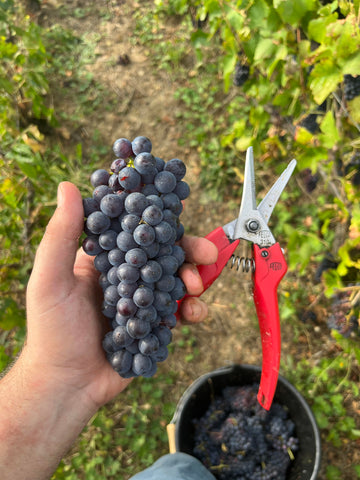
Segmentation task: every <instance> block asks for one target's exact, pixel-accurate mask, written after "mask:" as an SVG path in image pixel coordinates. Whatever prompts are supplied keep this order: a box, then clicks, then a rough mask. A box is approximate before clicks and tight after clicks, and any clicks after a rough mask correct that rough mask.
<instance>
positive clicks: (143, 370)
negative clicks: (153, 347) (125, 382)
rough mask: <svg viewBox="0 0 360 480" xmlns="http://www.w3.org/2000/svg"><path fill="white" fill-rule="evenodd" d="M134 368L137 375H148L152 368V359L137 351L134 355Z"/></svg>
mask: <svg viewBox="0 0 360 480" xmlns="http://www.w3.org/2000/svg"><path fill="white" fill-rule="evenodd" d="M132 369H133V371H134V372H135V373H136V374H137V375H142V376H144V375H147V374H148V373H149V371H150V370H151V369H152V360H151V358H150V357H148V356H146V355H143V354H142V353H136V354H135V355H134V357H133V362H132Z"/></svg>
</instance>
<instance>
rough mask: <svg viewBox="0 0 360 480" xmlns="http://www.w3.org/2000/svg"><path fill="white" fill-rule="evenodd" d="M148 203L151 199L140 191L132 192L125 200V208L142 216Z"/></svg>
mask: <svg viewBox="0 0 360 480" xmlns="http://www.w3.org/2000/svg"><path fill="white" fill-rule="evenodd" d="M148 205H149V200H148V199H147V198H146V196H145V195H144V194H143V193H140V192H133V193H130V195H128V196H127V197H126V200H125V210H126V211H127V212H128V213H131V214H133V215H137V216H138V217H141V215H142V213H143V211H144V210H145V208H146V207H147V206H148Z"/></svg>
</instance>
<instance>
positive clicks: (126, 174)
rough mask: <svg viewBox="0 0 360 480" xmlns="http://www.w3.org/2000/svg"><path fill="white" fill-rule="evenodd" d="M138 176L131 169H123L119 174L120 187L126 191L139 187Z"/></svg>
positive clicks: (133, 169) (139, 178)
mask: <svg viewBox="0 0 360 480" xmlns="http://www.w3.org/2000/svg"><path fill="white" fill-rule="evenodd" d="M140 180H141V177H140V174H139V173H138V172H137V171H136V170H135V168H132V167H124V168H123V169H122V170H120V172H119V182H120V185H121V186H122V187H123V188H124V189H126V190H134V189H135V188H137V187H138V186H139V185H140Z"/></svg>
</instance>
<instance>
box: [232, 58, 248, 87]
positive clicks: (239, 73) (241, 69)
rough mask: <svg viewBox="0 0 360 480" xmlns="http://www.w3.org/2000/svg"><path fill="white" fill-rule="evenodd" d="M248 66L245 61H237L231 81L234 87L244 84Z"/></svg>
mask: <svg viewBox="0 0 360 480" xmlns="http://www.w3.org/2000/svg"><path fill="white" fill-rule="evenodd" d="M249 73H250V68H249V65H248V64H247V63H243V62H237V64H236V65H235V70H234V78H233V83H234V85H235V86H236V87H241V86H242V85H244V83H245V82H246V80H248V78H249Z"/></svg>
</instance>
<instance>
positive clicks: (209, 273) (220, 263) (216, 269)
mask: <svg viewBox="0 0 360 480" xmlns="http://www.w3.org/2000/svg"><path fill="white" fill-rule="evenodd" d="M205 238H207V239H208V240H210V241H211V242H213V243H214V244H215V245H216V246H217V248H218V251H219V254H218V258H217V260H216V262H215V263H212V264H211V265H198V266H197V269H198V271H199V274H200V276H201V279H202V281H203V285H204V290H203V292H205V290H207V289H208V288H209V287H210V285H212V284H213V283H214V281H215V280H216V279H217V278H218V276H219V275H220V273H221V272H222V271H223V269H224V267H225V265H226V264H227V262H228V261H229V259H230V257H231V255H232V254H233V253H234V251H235V250H236V247H237V246H238V245H239V242H240V240H234V241H232V240H229V238H228V237H227V236H226V233H225V232H224V230H223V229H222V227H218V228H216V229H215V230H213V231H212V232H210V233H209V234H208V235H206V237H205ZM203 292H202V293H203ZM200 295H201V294H200ZM200 295H197V296H200ZM189 296H190V295H185V297H184V298H186V297H189ZM184 298H182V299H181V300H179V301H178V311H179V308H180V304H181V302H182V301H183V300H184Z"/></svg>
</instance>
